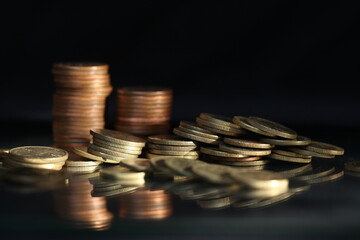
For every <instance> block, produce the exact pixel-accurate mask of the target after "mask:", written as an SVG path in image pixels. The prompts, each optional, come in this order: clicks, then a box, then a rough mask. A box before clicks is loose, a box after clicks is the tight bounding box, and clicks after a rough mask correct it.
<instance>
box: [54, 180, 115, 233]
mask: <svg viewBox="0 0 360 240" xmlns="http://www.w3.org/2000/svg"><path fill="white" fill-rule="evenodd" d="M91 190H92V185H91V184H90V183H89V181H88V180H87V179H83V180H74V181H70V182H69V184H68V186H67V188H65V189H61V190H59V191H57V192H55V194H54V199H55V209H56V212H57V213H58V215H59V216H60V217H62V218H64V219H66V220H67V221H69V222H70V223H71V224H72V225H73V226H74V227H77V228H81V229H91V230H96V231H102V230H106V229H108V228H109V227H110V226H111V221H112V219H113V214H112V213H111V212H109V211H108V209H107V206H106V199H105V198H103V197H92V196H91Z"/></svg>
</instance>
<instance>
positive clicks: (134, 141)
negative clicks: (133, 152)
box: [90, 129, 146, 147]
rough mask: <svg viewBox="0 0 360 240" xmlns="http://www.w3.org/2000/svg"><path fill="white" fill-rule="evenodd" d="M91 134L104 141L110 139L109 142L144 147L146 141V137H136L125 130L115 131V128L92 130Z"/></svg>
mask: <svg viewBox="0 0 360 240" xmlns="http://www.w3.org/2000/svg"><path fill="white" fill-rule="evenodd" d="M90 134H91V135H93V136H94V137H96V138H99V139H101V140H104V141H109V142H114V143H119V144H124V145H129V146H137V147H144V146H145V143H146V142H145V140H144V139H142V138H139V137H136V136H134V135H131V134H128V133H124V132H119V131H114V130H108V129H95V130H90Z"/></svg>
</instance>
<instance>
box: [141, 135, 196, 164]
mask: <svg viewBox="0 0 360 240" xmlns="http://www.w3.org/2000/svg"><path fill="white" fill-rule="evenodd" d="M197 150H198V146H197V144H196V143H195V142H194V141H191V140H188V139H185V138H181V137H178V136H176V135H154V136H149V137H148V138H147V153H146V156H147V157H148V158H156V157H162V158H163V157H168V158H174V157H183V158H188V159H198V158H199V152H198V151H197Z"/></svg>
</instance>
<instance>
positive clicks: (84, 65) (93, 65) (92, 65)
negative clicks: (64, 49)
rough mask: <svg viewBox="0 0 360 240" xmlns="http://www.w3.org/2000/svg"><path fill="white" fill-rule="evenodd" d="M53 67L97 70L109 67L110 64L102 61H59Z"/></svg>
mask: <svg viewBox="0 0 360 240" xmlns="http://www.w3.org/2000/svg"><path fill="white" fill-rule="evenodd" d="M53 68H61V69H75V70H84V71H87V70H92V69H94V70H96V69H106V70H108V69H109V65H108V64H106V63H102V62H57V63H54V64H53Z"/></svg>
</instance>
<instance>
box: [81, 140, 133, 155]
mask: <svg viewBox="0 0 360 240" xmlns="http://www.w3.org/2000/svg"><path fill="white" fill-rule="evenodd" d="M88 149H92V150H94V151H97V152H102V153H105V154H107V155H109V156H114V157H122V158H134V157H138V154H127V153H123V152H118V151H112V150H109V149H107V148H103V147H99V146H96V145H94V144H92V143H90V144H89V146H88Z"/></svg>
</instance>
